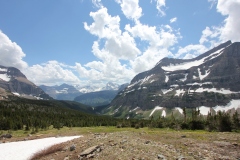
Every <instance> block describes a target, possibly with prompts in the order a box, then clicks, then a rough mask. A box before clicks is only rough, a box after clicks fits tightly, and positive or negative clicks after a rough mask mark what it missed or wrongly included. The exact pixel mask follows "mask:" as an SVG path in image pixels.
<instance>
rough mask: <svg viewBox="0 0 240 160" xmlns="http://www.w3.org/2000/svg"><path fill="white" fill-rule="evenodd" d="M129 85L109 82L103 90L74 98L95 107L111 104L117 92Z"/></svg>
mask: <svg viewBox="0 0 240 160" xmlns="http://www.w3.org/2000/svg"><path fill="white" fill-rule="evenodd" d="M127 85H128V84H123V85H120V86H119V85H117V84H114V83H107V84H106V87H104V88H103V90H102V91H96V92H89V93H85V94H82V95H79V96H77V97H75V98H74V101H76V102H80V103H82V104H86V105H89V106H94V107H96V106H102V105H106V104H109V103H110V102H111V101H112V100H113V98H114V97H115V96H116V95H117V93H118V92H120V91H121V90H123V89H124V88H125V87H126V86H127Z"/></svg>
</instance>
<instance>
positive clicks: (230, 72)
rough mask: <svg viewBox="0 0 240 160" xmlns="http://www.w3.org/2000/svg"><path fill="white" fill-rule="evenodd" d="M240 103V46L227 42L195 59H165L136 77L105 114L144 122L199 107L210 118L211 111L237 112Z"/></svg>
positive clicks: (239, 43) (237, 43) (236, 43)
mask: <svg viewBox="0 0 240 160" xmlns="http://www.w3.org/2000/svg"><path fill="white" fill-rule="evenodd" d="M239 99H240V42H235V43H231V41H228V42H226V43H223V44H221V45H219V46H217V47H215V48H213V49H211V50H209V51H208V52H206V53H203V54H202V55H200V56H198V57H196V58H193V59H187V60H186V59H173V58H163V59H162V60H160V61H159V62H158V63H157V64H156V65H155V67H153V68H152V69H150V70H148V71H145V72H142V73H139V74H138V75H136V76H135V77H134V78H133V79H132V81H131V83H130V84H129V85H128V86H127V87H126V88H125V89H124V90H123V91H121V92H119V93H118V95H117V96H116V97H115V98H114V100H113V101H112V102H111V104H110V107H108V108H105V110H104V111H103V112H104V113H105V114H110V115H114V116H115V117H125V118H129V117H140V118H141V117H149V116H151V115H152V114H153V112H155V111H156V110H161V114H163V115H165V116H166V114H171V113H172V112H173V110H178V112H180V113H182V109H181V108H183V107H187V108H194V107H199V108H200V110H201V112H202V113H203V112H204V113H205V114H207V113H208V111H209V107H212V108H213V109H215V111H217V110H224V109H225V110H227V109H231V108H229V106H231V107H234V108H235V110H237V108H238V107H239V108H240V100H239ZM220 106H222V107H220ZM224 106H226V107H225V108H223V107H224ZM227 107H228V108H227ZM163 111H164V112H165V113H164V112H163Z"/></svg>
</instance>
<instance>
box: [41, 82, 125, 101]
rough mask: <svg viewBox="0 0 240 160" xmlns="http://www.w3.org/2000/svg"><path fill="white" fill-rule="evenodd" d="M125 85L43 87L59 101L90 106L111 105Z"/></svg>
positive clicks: (109, 83)
mask: <svg viewBox="0 0 240 160" xmlns="http://www.w3.org/2000/svg"><path fill="white" fill-rule="evenodd" d="M124 86H125V87H126V84H125V85H118V84H115V83H112V82H108V83H107V84H106V86H105V87H102V88H98V87H94V86H82V87H80V86H79V85H75V86H72V85H68V84H62V85H60V86H57V85H56V86H45V85H41V86H40V88H41V89H43V90H44V91H45V92H46V93H47V94H49V95H50V96H51V97H53V98H54V99H57V100H74V101H77V102H80V103H82V104H86V105H90V106H99V105H105V104H109V103H110V102H111V101H112V99H113V98H114V97H115V96H116V95H117V93H118V92H119V89H121V90H122V89H124Z"/></svg>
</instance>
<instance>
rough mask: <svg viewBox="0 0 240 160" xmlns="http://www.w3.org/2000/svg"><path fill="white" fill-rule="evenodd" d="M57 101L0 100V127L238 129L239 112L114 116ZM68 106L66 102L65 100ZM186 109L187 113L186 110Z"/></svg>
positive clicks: (21, 128) (184, 112) (194, 111)
mask: <svg viewBox="0 0 240 160" xmlns="http://www.w3.org/2000/svg"><path fill="white" fill-rule="evenodd" d="M59 103H60V102H59V101H58V102H54V101H45V102H43V101H37V100H36V101H21V100H16V101H0V130H26V131H29V130H32V131H33V132H38V130H39V129H48V128H49V126H53V127H54V128H57V129H60V128H62V127H63V126H66V127H92V126H116V127H134V128H136V129H137V128H141V127H149V128H172V129H177V130H178V129H190V130H203V129H204V130H208V131H220V132H223V131H238V130H240V119H239V114H238V113H237V112H235V113H234V114H233V115H232V116H230V114H229V113H226V112H221V111H218V112H217V113H215V114H213V113H209V114H208V115H207V116H205V117H204V116H202V115H201V114H200V111H199V110H197V109H192V110H190V111H189V109H188V111H187V109H186V108H183V116H182V117H181V118H179V117H178V118H175V117H174V115H173V114H172V116H170V117H167V118H165V117H161V116H159V117H153V116H151V117H150V118H149V119H117V118H113V117H110V116H102V115H101V116H100V115H94V114H90V113H86V112H81V111H78V110H73V109H69V108H66V107H62V105H60V106H59ZM68 105H69V103H68ZM187 112H188V113H187Z"/></svg>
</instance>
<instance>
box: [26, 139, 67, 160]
mask: <svg viewBox="0 0 240 160" xmlns="http://www.w3.org/2000/svg"><path fill="white" fill-rule="evenodd" d="M63 148H64V144H63V143H60V144H55V145H53V146H51V147H48V148H46V149H43V150H41V151H38V152H37V153H35V154H34V155H33V156H32V157H31V158H30V160H36V159H40V158H42V157H45V156H47V155H49V154H52V153H55V152H57V151H62V150H63Z"/></svg>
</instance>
